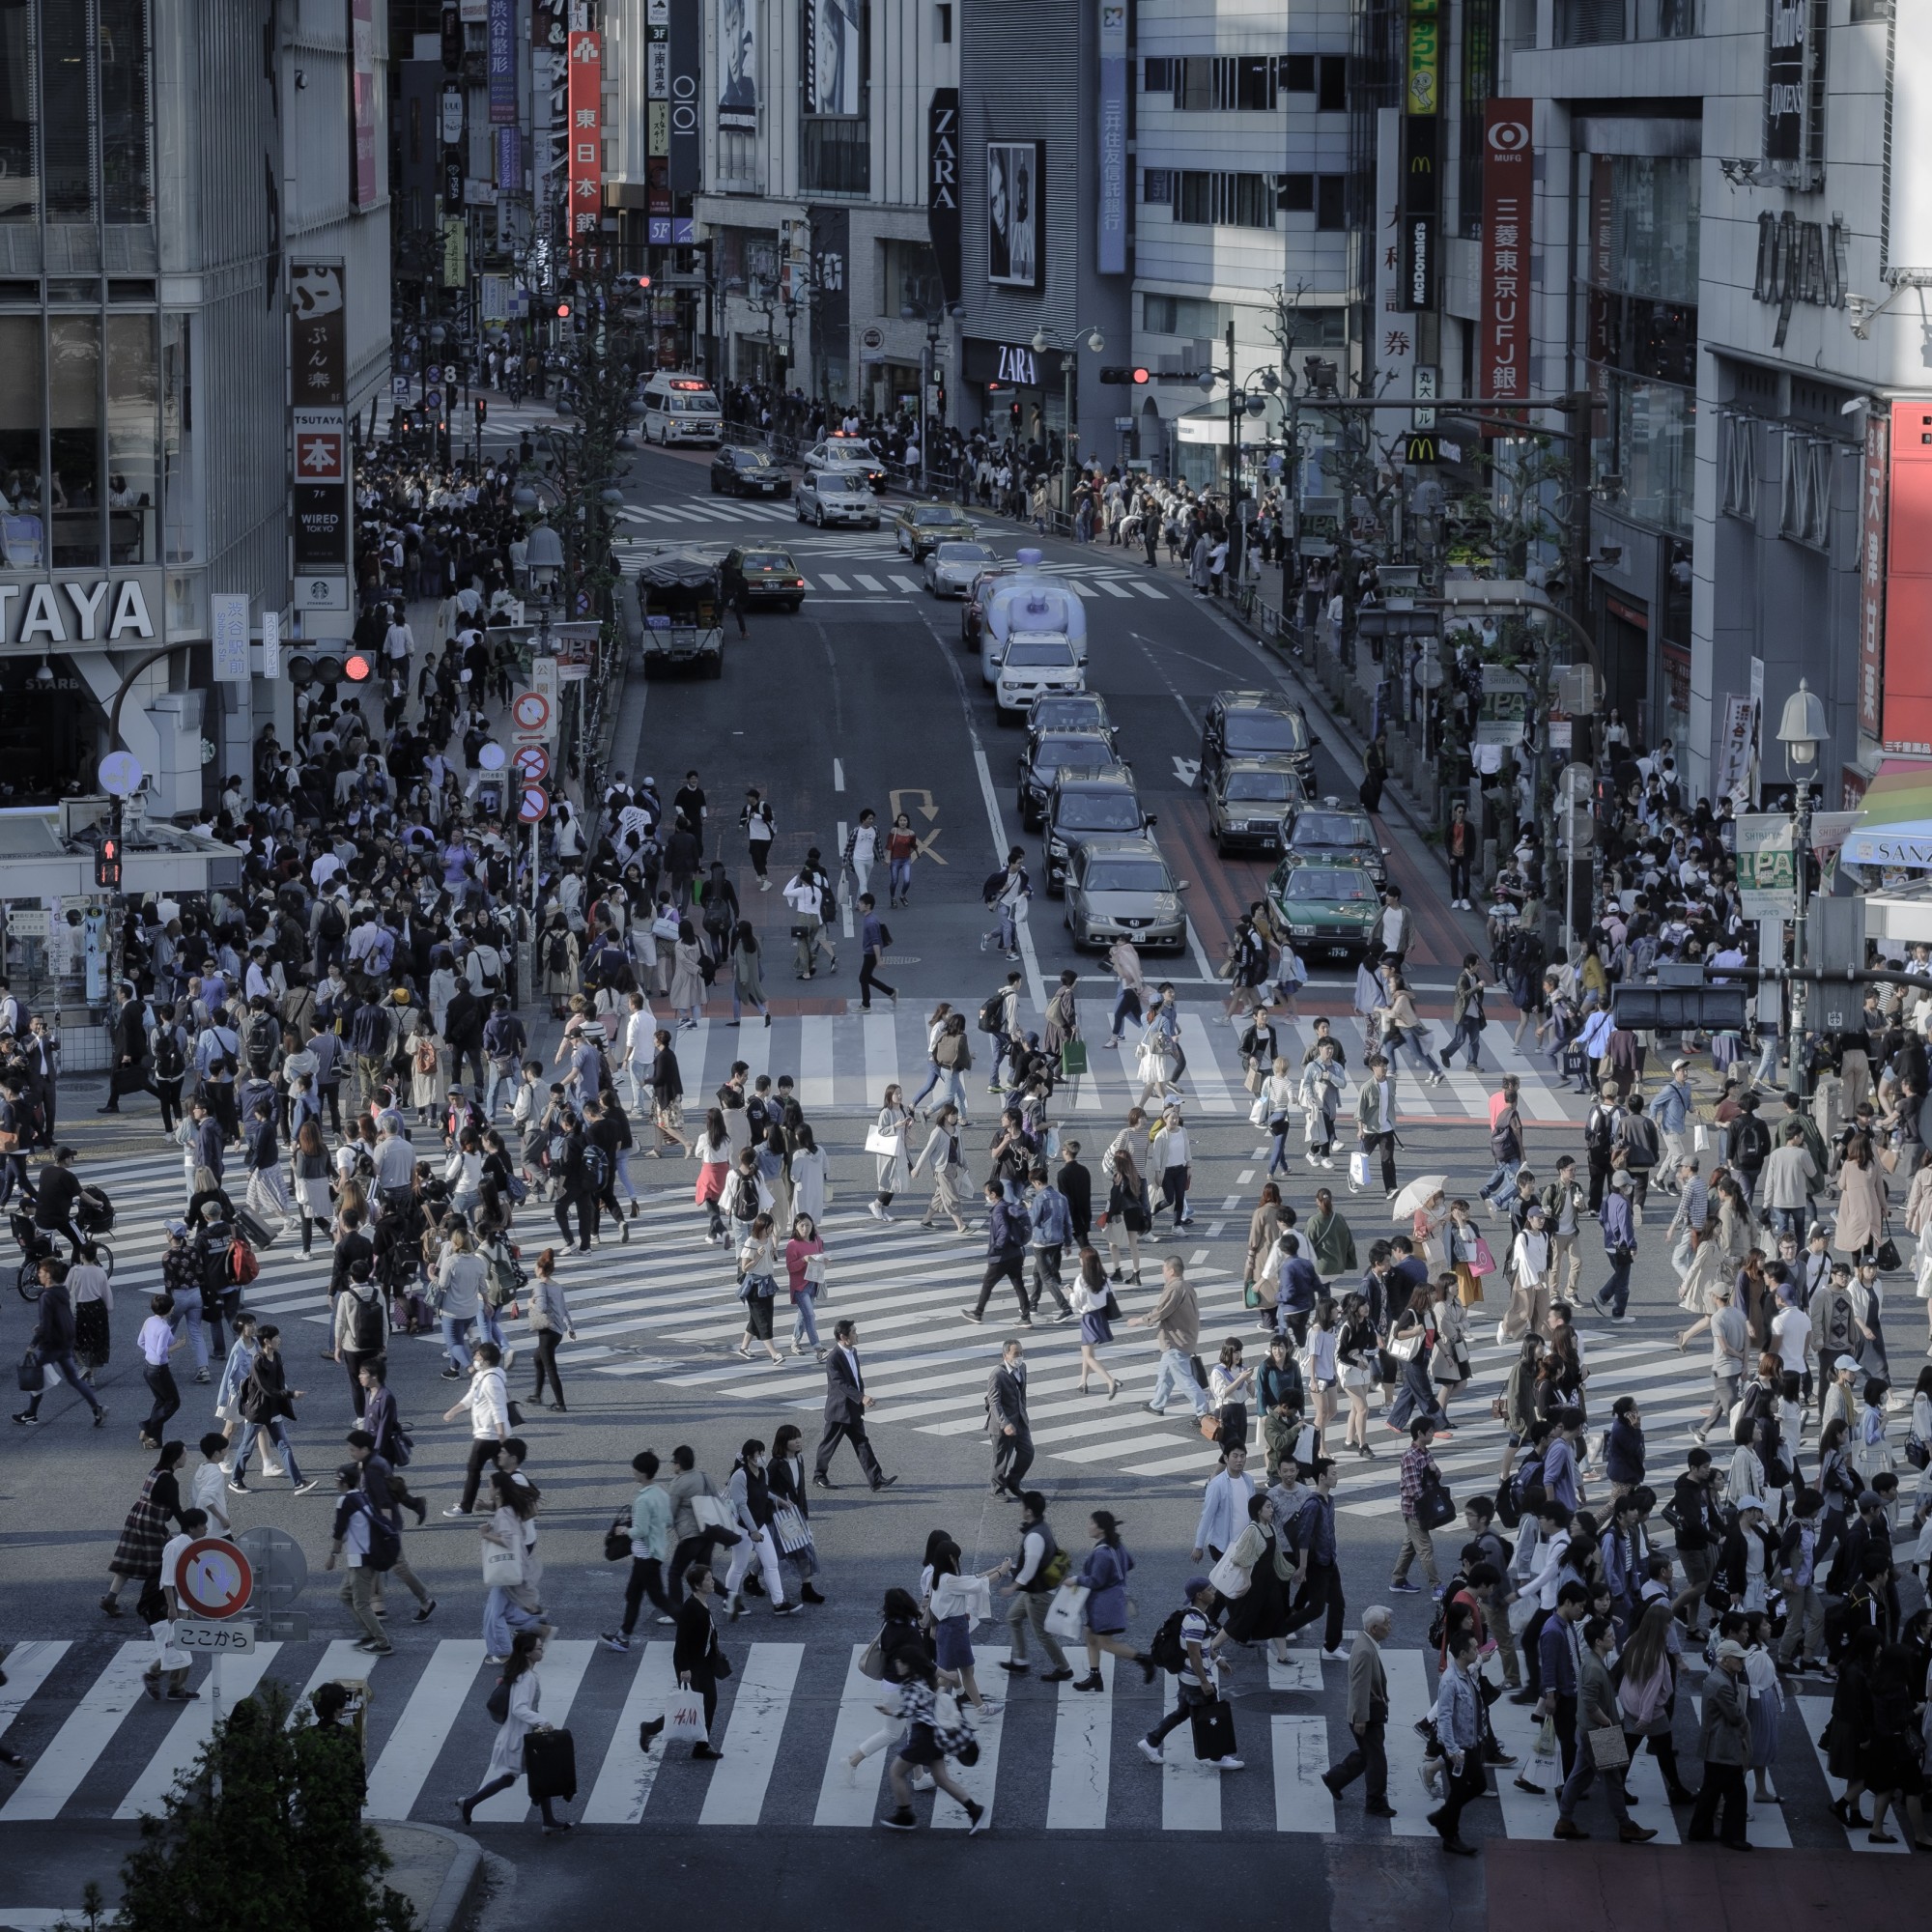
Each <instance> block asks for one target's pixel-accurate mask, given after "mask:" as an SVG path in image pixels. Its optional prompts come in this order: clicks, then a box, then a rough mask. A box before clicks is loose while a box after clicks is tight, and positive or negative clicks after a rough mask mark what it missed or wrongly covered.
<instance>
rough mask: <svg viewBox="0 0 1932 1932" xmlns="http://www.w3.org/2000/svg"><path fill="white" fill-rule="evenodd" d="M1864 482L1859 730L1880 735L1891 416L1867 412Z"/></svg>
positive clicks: (1877, 409)
mask: <svg viewBox="0 0 1932 1932" xmlns="http://www.w3.org/2000/svg"><path fill="white" fill-rule="evenodd" d="M1863 476H1864V482H1863V487H1862V488H1861V491H1860V493H1859V729H1860V731H1861V733H1863V735H1864V736H1865V737H1867V738H1876V737H1877V736H1878V735H1879V726H1880V724H1881V722H1882V713H1881V707H1880V699H1881V697H1882V696H1883V694H1884V689H1885V528H1886V518H1887V514H1888V512H1889V506H1890V497H1891V412H1890V411H1889V408H1888V407H1887V406H1886V405H1885V404H1884V403H1876V402H1875V403H1871V404H1868V405H1867V406H1866V411H1865V458H1864V470H1863Z"/></svg>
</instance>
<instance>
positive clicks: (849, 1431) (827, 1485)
mask: <svg viewBox="0 0 1932 1932" xmlns="http://www.w3.org/2000/svg"><path fill="white" fill-rule="evenodd" d="M871 1406H872V1398H871V1397H870V1396H868V1395H867V1393H866V1378H865V1376H864V1375H863V1374H862V1373H861V1371H860V1368H859V1324H858V1323H857V1322H856V1321H840V1322H838V1323H837V1324H836V1325H835V1326H834V1328H833V1330H832V1352H831V1353H830V1354H829V1355H827V1356H826V1358H825V1434H824V1435H821V1436H820V1437H819V1438H818V1459H817V1461H816V1463H814V1464H813V1466H812V1471H811V1480H812V1481H813V1482H814V1483H816V1484H817V1485H818V1487H819V1488H820V1489H821V1490H832V1489H837V1488H838V1485H837V1484H836V1483H835V1482H833V1481H832V1479H831V1476H830V1475H829V1474H828V1473H827V1472H828V1471H829V1470H830V1469H831V1467H832V1458H833V1456H834V1454H835V1453H836V1452H837V1450H838V1445H839V1443H840V1442H841V1441H845V1442H850V1443H851V1445H852V1447H853V1448H854V1449H856V1450H857V1451H858V1452H859V1467H860V1469H861V1470H862V1471H863V1472H864V1474H865V1477H866V1480H867V1482H868V1483H869V1484H871V1486H872V1488H873V1489H875V1490H884V1489H890V1488H891V1487H892V1485H893V1484H894V1483H895V1482H897V1481H898V1478H897V1477H896V1476H889V1475H887V1474H886V1472H885V1471H884V1470H883V1469H881V1468H880V1467H879V1459H878V1457H877V1456H876V1455H875V1454H874V1453H873V1451H872V1445H871V1443H870V1442H869V1441H867V1438H866V1411H867V1409H868V1408H870V1407H871Z"/></svg>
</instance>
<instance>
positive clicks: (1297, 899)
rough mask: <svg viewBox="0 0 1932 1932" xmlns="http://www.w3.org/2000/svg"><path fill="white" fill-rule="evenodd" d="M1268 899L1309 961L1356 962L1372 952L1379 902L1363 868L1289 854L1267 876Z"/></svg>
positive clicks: (1283, 927)
mask: <svg viewBox="0 0 1932 1932" xmlns="http://www.w3.org/2000/svg"><path fill="white" fill-rule="evenodd" d="M1267 897H1268V904H1269V906H1270V907H1271V908H1272V909H1273V912H1274V916H1275V918H1276V919H1277V920H1278V921H1279V922H1280V923H1281V929H1282V930H1283V931H1284V932H1285V933H1287V935H1288V937H1289V938H1290V939H1291V940H1292V941H1293V945H1294V950H1295V951H1296V952H1299V953H1300V954H1301V956H1302V957H1303V958H1304V959H1306V960H1308V961H1309V962H1310V963H1311V964H1312V963H1313V962H1314V961H1316V960H1318V959H1347V960H1350V962H1354V961H1359V960H1361V959H1364V958H1367V957H1368V956H1369V955H1370V953H1371V952H1372V951H1373V950H1374V947H1375V944H1376V936H1377V930H1378V922H1379V920H1380V919H1381V915H1382V901H1381V893H1380V891H1379V890H1378V887H1377V885H1376V882H1375V880H1374V879H1373V878H1372V877H1370V875H1369V872H1368V870H1367V868H1366V867H1362V866H1349V865H1338V864H1334V863H1332V862H1329V861H1327V860H1322V859H1297V858H1294V857H1293V856H1290V857H1288V858H1285V859H1283V860H1282V862H1281V864H1280V865H1278V866H1277V867H1275V868H1274V871H1273V874H1272V875H1271V876H1270V877H1269V879H1268V883H1267Z"/></svg>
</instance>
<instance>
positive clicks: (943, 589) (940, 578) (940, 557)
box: [925, 543, 999, 597]
mask: <svg viewBox="0 0 1932 1932" xmlns="http://www.w3.org/2000/svg"><path fill="white" fill-rule="evenodd" d="M997 562H999V558H998V557H997V556H996V555H995V554H993V552H992V551H991V550H990V549H989V548H988V547H987V546H986V545H985V544H982V543H941V544H934V545H933V547H932V548H931V549H930V550H928V551H927V552H926V554H925V587H926V591H927V593H928V594H929V595H931V596H933V597H970V596H971V595H972V594H973V585H974V584H975V583H976V582H978V581H979V579H980V574H981V573H982V572H983V571H984V570H985V568H986V566H987V565H988V564H989V563H997Z"/></svg>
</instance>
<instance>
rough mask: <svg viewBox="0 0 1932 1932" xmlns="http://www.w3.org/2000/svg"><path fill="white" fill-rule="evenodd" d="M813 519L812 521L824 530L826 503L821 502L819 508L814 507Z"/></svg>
mask: <svg viewBox="0 0 1932 1932" xmlns="http://www.w3.org/2000/svg"><path fill="white" fill-rule="evenodd" d="M811 521H812V523H813V524H814V525H815V526H817V527H818V528H819V529H821V530H822V529H823V528H824V527H825V506H824V504H822V503H821V504H819V505H818V506H817V508H815V509H814V510H813V511H812V513H811Z"/></svg>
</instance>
